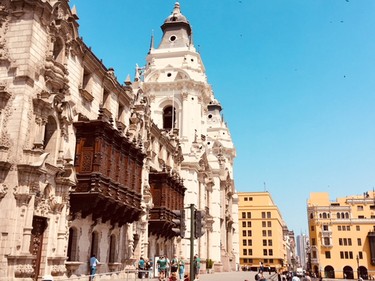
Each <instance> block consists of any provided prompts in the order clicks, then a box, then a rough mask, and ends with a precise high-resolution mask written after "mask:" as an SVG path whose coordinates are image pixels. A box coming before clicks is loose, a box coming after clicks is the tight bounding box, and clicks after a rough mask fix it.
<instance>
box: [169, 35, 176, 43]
mask: <svg viewBox="0 0 375 281" xmlns="http://www.w3.org/2000/svg"><path fill="white" fill-rule="evenodd" d="M176 39H177V37H176V35H172V36H171V37H169V41H171V42H173V41H175V40H176Z"/></svg>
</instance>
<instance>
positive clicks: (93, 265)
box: [90, 255, 99, 281]
mask: <svg viewBox="0 0 375 281" xmlns="http://www.w3.org/2000/svg"><path fill="white" fill-rule="evenodd" d="M98 264H99V261H98V259H97V258H96V256H95V255H92V256H91V258H90V280H91V281H92V280H94V278H95V274H96V267H97V265H98Z"/></svg>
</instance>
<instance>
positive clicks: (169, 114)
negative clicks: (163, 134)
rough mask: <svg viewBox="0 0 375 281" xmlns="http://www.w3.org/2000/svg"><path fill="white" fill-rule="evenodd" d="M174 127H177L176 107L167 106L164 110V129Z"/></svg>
mask: <svg viewBox="0 0 375 281" xmlns="http://www.w3.org/2000/svg"><path fill="white" fill-rule="evenodd" d="M173 128H176V109H175V108H174V107H173V106H167V107H166V108H164V110H163V129H165V130H171V129H173Z"/></svg>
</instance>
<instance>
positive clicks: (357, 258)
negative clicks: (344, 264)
mask: <svg viewBox="0 0 375 281" xmlns="http://www.w3.org/2000/svg"><path fill="white" fill-rule="evenodd" d="M356 260H357V277H358V280H359V256H358V255H357V256H356Z"/></svg>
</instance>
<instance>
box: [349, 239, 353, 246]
mask: <svg viewBox="0 0 375 281" xmlns="http://www.w3.org/2000/svg"><path fill="white" fill-rule="evenodd" d="M351 245H352V238H348V246H351Z"/></svg>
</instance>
